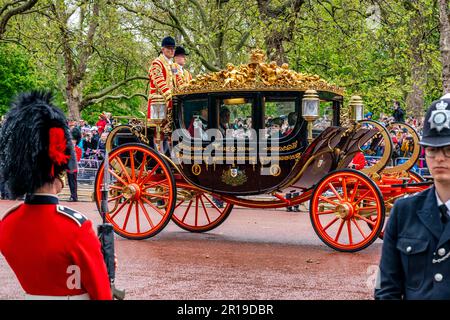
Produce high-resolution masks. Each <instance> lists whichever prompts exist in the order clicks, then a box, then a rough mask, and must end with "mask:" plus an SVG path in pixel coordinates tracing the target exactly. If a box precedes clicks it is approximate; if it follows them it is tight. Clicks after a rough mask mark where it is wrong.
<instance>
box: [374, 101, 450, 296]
mask: <svg viewBox="0 0 450 320" xmlns="http://www.w3.org/2000/svg"><path fill="white" fill-rule="evenodd" d="M420 144H421V145H422V146H423V147H424V149H425V159H426V161H427V164H428V168H429V170H430V173H431V175H432V176H433V179H434V185H433V186H432V187H431V188H429V189H427V190H425V191H423V192H421V193H419V194H417V195H415V196H412V197H408V198H404V199H399V200H398V201H396V202H395V205H394V207H393V209H392V211H391V215H390V218H389V222H388V225H387V228H386V231H385V234H384V242H383V250H382V255H381V262H380V270H379V274H378V275H379V277H378V281H377V285H376V288H375V299H405V300H406V299H408V300H411V299H450V221H449V220H450V219H449V209H450V97H448V96H447V95H446V96H444V97H442V98H441V99H439V100H437V101H434V102H433V103H432V104H431V106H430V108H429V109H428V111H427V113H426V115H425V123H424V128H423V136H422V140H421V142H420Z"/></svg>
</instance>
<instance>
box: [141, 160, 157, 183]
mask: <svg viewBox="0 0 450 320" xmlns="http://www.w3.org/2000/svg"><path fill="white" fill-rule="evenodd" d="M159 167H160V165H159V163H158V164H156V166H154V167H153V169H152V170H151V171H150V172H149V173H147V175H146V176H145V177H144V179H142V180H141V181H140V183H141V184H145V183H147V181H148V179H149V178H150V177H151V176H152V175H153V174H154V173H155V171H156V170H157V169H158V168H159Z"/></svg>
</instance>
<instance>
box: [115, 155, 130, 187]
mask: <svg viewBox="0 0 450 320" xmlns="http://www.w3.org/2000/svg"><path fill="white" fill-rule="evenodd" d="M114 160H116V161H117V162H118V163H119V166H120V167H121V168H122V172H123V173H124V174H125V177H126V178H127V180H128V183H130V182H131V178H130V175H129V174H128V171H127V169H126V168H125V165H124V164H123V162H122V160H121V159H120V158H119V157H116V158H115V159H114Z"/></svg>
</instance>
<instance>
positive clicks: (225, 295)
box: [0, 201, 381, 299]
mask: <svg viewBox="0 0 450 320" xmlns="http://www.w3.org/2000/svg"><path fill="white" fill-rule="evenodd" d="M13 204H14V202H13V201H0V212H1V213H3V212H4V211H5V210H6V209H7V208H8V207H10V206H12V205H13ZM62 204H64V203H62ZM67 205H69V206H71V207H73V208H74V209H76V210H79V211H81V212H84V213H86V215H87V216H88V217H89V218H90V219H92V220H94V221H95V222H96V223H100V219H99V217H98V213H97V210H96V209H95V205H94V204H93V203H88V202H79V203H75V204H73V203H70V204H67ZM46 232H51V230H46ZM116 248H117V255H118V258H119V268H118V270H117V280H116V282H117V286H118V287H119V288H125V289H126V291H127V298H128V299H371V298H372V292H373V290H372V288H371V284H372V283H373V280H374V278H375V276H374V272H375V270H376V266H377V264H378V261H379V256H380V252H381V241H377V242H376V243H374V244H372V245H371V246H370V247H369V248H367V249H366V250H363V251H361V252H358V253H353V254H347V253H339V252H335V251H333V250H332V249H330V248H328V247H327V246H326V245H325V244H323V243H322V242H321V241H320V239H319V238H318V237H317V236H316V234H315V233H314V231H313V229H312V227H311V224H310V220H309V216H308V214H307V213H305V212H304V213H291V212H285V211H282V210H255V209H244V208H235V209H233V212H232V213H231V215H230V217H229V218H228V220H227V221H226V222H224V223H223V224H222V225H221V226H220V227H218V228H217V229H215V230H213V231H210V232H208V233H204V234H192V233H188V232H185V231H183V230H181V229H179V228H178V227H177V226H176V225H175V224H173V223H172V222H171V223H170V224H169V225H168V226H167V227H166V229H165V230H163V231H162V232H161V233H160V234H159V235H157V236H156V237H155V238H152V239H148V240H144V241H130V240H126V239H122V238H120V237H117V241H116ZM37 254H39V253H37ZM0 283H1V284H2V285H1V286H0V299H21V298H22V297H23V292H22V289H21V288H20V286H19V284H18V282H17V279H16V278H15V276H14V273H13V272H12V271H11V270H10V269H9V267H8V265H7V264H6V262H5V260H4V259H3V258H2V257H1V256H0Z"/></svg>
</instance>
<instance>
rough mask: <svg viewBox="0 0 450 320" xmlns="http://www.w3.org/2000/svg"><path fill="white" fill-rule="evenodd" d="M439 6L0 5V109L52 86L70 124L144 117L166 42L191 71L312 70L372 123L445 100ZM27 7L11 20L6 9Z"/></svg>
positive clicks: (335, 1)
mask: <svg viewBox="0 0 450 320" xmlns="http://www.w3.org/2000/svg"><path fill="white" fill-rule="evenodd" d="M443 1H444V2H445V3H446V5H447V6H448V3H447V2H446V1H445V0H310V1H306V0H251V1H240V0H177V1H175V0H165V1H160V0H155V1H150V0H141V1H139V0H138V1H120V0H64V1H51V0H27V1H26V0H22V1H13V0H0V10H1V11H0V114H4V113H5V112H6V111H7V110H8V107H9V103H10V100H11V98H12V97H13V96H14V95H15V94H16V93H18V92H21V91H24V90H29V89H31V88H48V89H51V90H52V91H53V92H54V93H55V98H56V102H57V103H58V105H59V106H60V107H61V108H63V109H64V110H65V111H66V112H68V115H69V117H71V118H79V117H82V118H84V119H85V120H88V121H90V122H91V123H92V122H95V121H96V120H97V119H98V115H99V113H100V112H102V111H109V112H112V113H113V114H115V115H135V116H142V115H143V112H145V110H146V99H145V97H146V96H147V87H148V80H147V78H148V76H147V70H148V67H149V63H150V61H151V60H152V59H153V58H154V57H156V56H157V55H158V53H159V45H160V42H161V39H162V38H163V37H165V36H168V35H171V36H173V37H174V38H175V39H176V40H177V42H178V43H179V44H181V45H183V46H184V47H185V48H186V49H187V50H188V51H189V53H190V55H189V56H188V69H189V70H190V71H191V72H192V73H193V74H194V75H196V74H199V73H202V72H209V71H216V70H219V69H221V68H224V67H225V65H226V64H227V63H229V62H231V63H233V64H235V65H237V64H240V63H244V62H247V59H248V53H249V52H250V50H251V49H252V48H256V47H258V48H262V49H264V50H266V52H267V55H268V61H270V60H275V61H277V62H278V63H282V62H287V63H289V65H290V67H291V68H292V69H294V70H296V71H300V72H304V73H311V74H318V75H320V76H321V77H322V78H324V79H325V80H327V81H329V82H332V83H335V84H337V85H339V86H341V87H345V88H346V101H348V99H349V97H350V96H351V95H352V94H359V95H361V96H362V97H363V98H364V102H365V104H366V110H367V111H372V112H373V113H374V115H375V119H376V118H378V117H379V116H380V114H381V113H387V114H389V115H390V114H391V113H392V109H391V108H392V103H393V101H394V100H398V101H400V103H401V105H402V107H403V108H405V109H406V110H407V112H408V114H409V115H414V116H418V117H419V116H422V112H423V110H424V108H426V106H427V105H428V104H429V103H430V102H431V101H432V100H434V99H437V98H439V97H440V96H441V95H442V93H443V89H442V64H441V61H440V50H441V49H442V48H441V47H440V24H439V2H443ZM25 5H28V7H27V8H25V10H23V11H21V12H20V13H19V14H14V15H11V16H10V17H8V19H6V20H7V21H6V22H5V23H4V21H5V17H6V15H7V14H8V12H9V11H11V10H13V9H15V8H16V7H19V6H25Z"/></svg>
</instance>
